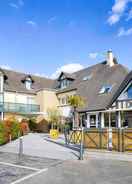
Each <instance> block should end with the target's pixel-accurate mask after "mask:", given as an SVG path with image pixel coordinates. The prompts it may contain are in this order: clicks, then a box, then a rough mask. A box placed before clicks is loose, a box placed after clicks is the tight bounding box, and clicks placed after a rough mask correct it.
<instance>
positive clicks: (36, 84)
mask: <svg viewBox="0 0 132 184" xmlns="http://www.w3.org/2000/svg"><path fill="white" fill-rule="evenodd" d="M2 70H3V72H4V74H5V75H6V76H7V80H5V85H4V88H5V90H6V91H17V92H21V93H30V94H35V93H36V91H38V90H39V89H43V88H51V89H52V88H53V85H54V80H51V79H47V78H44V77H38V76H35V75H28V74H24V73H20V72H15V71H11V70H6V69H2ZM27 76H30V77H31V78H32V80H33V83H32V89H31V90H28V89H26V86H25V85H24V83H23V82H22V80H23V79H25V78H26V77H27Z"/></svg>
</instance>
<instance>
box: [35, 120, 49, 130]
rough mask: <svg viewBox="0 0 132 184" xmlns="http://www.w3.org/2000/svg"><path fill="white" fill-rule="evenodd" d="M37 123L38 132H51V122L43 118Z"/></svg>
mask: <svg viewBox="0 0 132 184" xmlns="http://www.w3.org/2000/svg"><path fill="white" fill-rule="evenodd" d="M36 125H37V132H40V133H48V132H49V123H48V121H46V120H45V119H43V120H41V121H40V122H39V123H37V124H36Z"/></svg>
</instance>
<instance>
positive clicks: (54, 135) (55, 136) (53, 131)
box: [50, 129, 59, 139]
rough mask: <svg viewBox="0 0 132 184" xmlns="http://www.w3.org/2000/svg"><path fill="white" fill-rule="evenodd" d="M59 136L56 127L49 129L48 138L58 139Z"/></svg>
mask: <svg viewBox="0 0 132 184" xmlns="http://www.w3.org/2000/svg"><path fill="white" fill-rule="evenodd" d="M58 137H59V131H58V130H56V129H51V130H50V138H51V139H58Z"/></svg>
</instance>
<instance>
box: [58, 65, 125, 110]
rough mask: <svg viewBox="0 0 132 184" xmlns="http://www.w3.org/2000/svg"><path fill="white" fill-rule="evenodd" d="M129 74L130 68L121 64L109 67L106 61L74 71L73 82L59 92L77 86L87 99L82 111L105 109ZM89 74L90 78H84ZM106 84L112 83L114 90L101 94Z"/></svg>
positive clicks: (78, 90) (78, 91)
mask: <svg viewBox="0 0 132 184" xmlns="http://www.w3.org/2000/svg"><path fill="white" fill-rule="evenodd" d="M127 74H128V70H127V69H126V68H125V67H124V66H122V65H120V64H115V66H113V67H109V66H108V65H107V64H106V62H103V63H99V64H96V65H93V66H91V67H88V68H85V69H83V70H81V71H78V72H76V73H74V76H75V80H74V81H73V83H72V84H71V85H70V86H69V87H68V88H66V89H63V90H61V91H60V92H59V91H58V93H64V92H65V91H67V90H68V89H75V88H77V94H78V95H81V96H82V97H83V98H84V99H85V107H84V108H82V109H79V110H80V111H95V110H104V109H105V108H107V107H108V104H110V102H111V100H112V98H113V96H114V95H115V93H116V92H117V91H118V89H119V86H120V85H121V83H122V81H123V80H124V79H125V77H126V76H127ZM89 75H91V78H90V79H88V80H83V78H84V77H86V76H89ZM104 85H112V86H113V87H112V91H111V92H110V93H107V94H99V91H100V90H101V88H102V86H104Z"/></svg>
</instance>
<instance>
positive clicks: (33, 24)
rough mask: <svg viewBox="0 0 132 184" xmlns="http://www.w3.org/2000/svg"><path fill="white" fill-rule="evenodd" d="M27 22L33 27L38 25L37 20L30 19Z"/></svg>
mask: <svg viewBox="0 0 132 184" xmlns="http://www.w3.org/2000/svg"><path fill="white" fill-rule="evenodd" d="M26 23H27V24H29V25H31V26H32V27H36V26H37V23H36V22H35V21H32V20H28V21H27V22H26Z"/></svg>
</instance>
